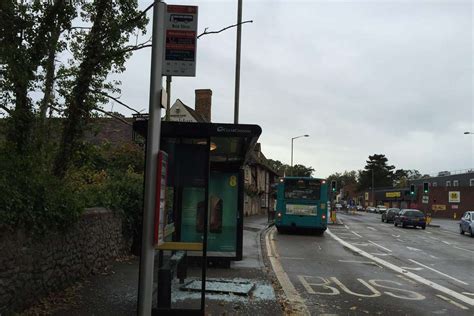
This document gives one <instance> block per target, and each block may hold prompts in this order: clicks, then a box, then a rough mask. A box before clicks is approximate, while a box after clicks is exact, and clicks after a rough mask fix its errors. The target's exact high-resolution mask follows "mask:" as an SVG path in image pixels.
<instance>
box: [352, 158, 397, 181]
mask: <svg viewBox="0 0 474 316" xmlns="http://www.w3.org/2000/svg"><path fill="white" fill-rule="evenodd" d="M393 169H395V166H392V165H388V159H387V158H386V157H385V155H383V154H374V155H372V156H369V160H367V161H366V165H365V167H364V170H361V171H359V188H358V189H359V190H366V189H368V188H371V187H372V177H373V185H374V187H375V188H380V187H389V186H390V187H391V186H392V185H393Z"/></svg>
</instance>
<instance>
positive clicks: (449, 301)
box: [436, 294, 469, 310]
mask: <svg viewBox="0 0 474 316" xmlns="http://www.w3.org/2000/svg"><path fill="white" fill-rule="evenodd" d="M436 296H437V297H439V298H440V299H442V300H445V301H446V302H448V303H451V304H453V305H454V306H457V307H459V308H460V309H464V310H467V309H469V308H467V307H466V306H464V305H461V304H459V303H458V302H455V301H453V300H452V299H450V298H447V297H445V296H443V295H441V294H436Z"/></svg>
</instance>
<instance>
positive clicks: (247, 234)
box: [23, 215, 283, 316]
mask: <svg viewBox="0 0 474 316" xmlns="http://www.w3.org/2000/svg"><path fill="white" fill-rule="evenodd" d="M267 227H268V223H267V216H266V215H262V216H251V217H245V218H244V234H243V239H244V241H243V260H242V261H237V262H232V263H231V267H230V268H218V267H209V268H208V270H207V277H208V280H219V281H225V282H233V283H242V282H246V283H250V284H251V285H252V290H251V291H250V293H249V295H236V294H228V293H226V294H220V293H207V294H206V308H205V311H206V315H272V316H275V315H282V314H283V312H282V309H281V305H280V303H279V299H278V294H276V293H275V291H274V289H273V286H272V279H271V272H270V271H269V270H268V269H267V268H266V267H265V262H264V258H263V256H262V251H261V241H260V240H261V235H262V233H263V232H264V231H265V230H266V229H267ZM138 270H139V259H138V258H137V257H128V258H121V259H119V260H118V261H117V262H115V263H114V264H113V265H111V266H110V267H109V268H108V269H106V270H105V271H103V272H102V273H100V274H98V275H94V276H91V277H89V278H87V279H85V280H83V281H81V282H78V283H77V284H75V285H74V286H72V287H70V288H68V289H66V290H65V291H62V292H61V293H54V294H52V295H50V297H49V298H47V299H44V300H42V302H41V303H40V304H38V305H37V306H33V307H32V308H31V309H29V310H27V311H25V312H24V313H23V314H24V315H36V314H50V315H57V316H62V315H136V309H137V292H138V273H139V271H138ZM200 273H201V269H200V268H199V267H190V268H189V269H188V278H187V279H186V283H187V282H189V281H192V280H200V278H199V276H200ZM199 282H200V281H199ZM199 302H200V293H197V292H190V291H185V290H182V289H181V285H180V284H179V282H178V281H177V280H175V281H174V282H173V285H172V306H173V307H185V308H198V307H199Z"/></svg>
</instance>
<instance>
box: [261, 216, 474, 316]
mask: <svg viewBox="0 0 474 316" xmlns="http://www.w3.org/2000/svg"><path fill="white" fill-rule="evenodd" d="M338 218H339V219H340V220H341V221H342V225H333V226H330V228H329V230H328V231H326V233H325V234H324V236H322V237H318V236H311V235H296V234H279V233H277V232H276V230H274V229H273V230H272V231H270V232H269V234H268V235H267V252H268V254H269V258H270V259H271V263H272V265H273V268H274V270H275V271H276V274H277V277H278V278H279V280H280V283H281V284H282V287H283V290H284V291H285V293H286V294H287V296H288V297H289V299H290V301H292V303H293V304H295V305H298V304H299V305H300V307H301V308H300V309H301V310H302V311H303V312H306V313H307V314H311V315H324V314H328V315H329V314H330V315H474V238H471V237H468V236H467V235H466V236H461V235H460V234H459V233H458V232H457V231H448V230H445V229H442V228H430V227H427V228H426V230H422V229H421V228H418V229H413V228H400V227H394V225H393V224H387V223H382V222H381V220H380V215H377V214H367V213H358V214H356V215H349V214H338Z"/></svg>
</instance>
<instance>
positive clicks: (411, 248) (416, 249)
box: [407, 246, 422, 251]
mask: <svg viewBox="0 0 474 316" xmlns="http://www.w3.org/2000/svg"><path fill="white" fill-rule="evenodd" d="M407 249H409V250H413V251H422V250H421V249H418V248H413V247H408V246H407Z"/></svg>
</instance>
